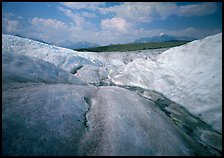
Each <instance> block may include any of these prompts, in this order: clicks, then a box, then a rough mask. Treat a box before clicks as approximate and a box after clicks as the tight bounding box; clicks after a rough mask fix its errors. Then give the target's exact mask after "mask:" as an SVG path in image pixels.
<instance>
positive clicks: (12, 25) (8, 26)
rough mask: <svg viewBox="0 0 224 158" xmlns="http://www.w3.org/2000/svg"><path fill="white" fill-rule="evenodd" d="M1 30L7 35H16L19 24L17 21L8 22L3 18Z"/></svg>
mask: <svg viewBox="0 0 224 158" xmlns="http://www.w3.org/2000/svg"><path fill="white" fill-rule="evenodd" d="M2 22H3V25H2V27H3V30H5V31H6V32H7V33H16V32H19V29H18V27H19V22H18V21H17V20H9V19H6V18H3V20H2Z"/></svg>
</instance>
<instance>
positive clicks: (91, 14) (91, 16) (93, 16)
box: [81, 12, 97, 18]
mask: <svg viewBox="0 0 224 158" xmlns="http://www.w3.org/2000/svg"><path fill="white" fill-rule="evenodd" d="M81 14H82V16H83V17H85V18H96V17H97V16H96V14H95V13H88V12H82V13H81Z"/></svg>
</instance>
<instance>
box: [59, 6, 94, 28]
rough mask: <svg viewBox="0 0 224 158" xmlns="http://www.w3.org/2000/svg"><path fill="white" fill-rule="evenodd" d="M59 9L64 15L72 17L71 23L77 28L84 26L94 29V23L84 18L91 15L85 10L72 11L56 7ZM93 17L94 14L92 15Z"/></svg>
mask: <svg viewBox="0 0 224 158" xmlns="http://www.w3.org/2000/svg"><path fill="white" fill-rule="evenodd" d="M58 9H59V10H60V11H62V12H63V13H64V15H66V16H68V17H69V18H71V19H72V21H73V23H75V25H76V27H79V28H85V29H91V30H94V29H96V27H95V25H94V24H93V23H91V22H89V21H87V20H86V19H85V17H86V16H89V17H90V16H91V15H89V13H87V12H82V13H80V14H79V13H73V12H72V10H70V9H66V8H63V7H58ZM92 17H94V14H93V15H92Z"/></svg>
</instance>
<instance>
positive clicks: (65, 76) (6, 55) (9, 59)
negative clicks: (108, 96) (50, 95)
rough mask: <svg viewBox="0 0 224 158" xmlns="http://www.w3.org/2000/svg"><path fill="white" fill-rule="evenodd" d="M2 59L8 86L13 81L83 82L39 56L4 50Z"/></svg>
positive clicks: (4, 78)
mask: <svg viewBox="0 0 224 158" xmlns="http://www.w3.org/2000/svg"><path fill="white" fill-rule="evenodd" d="M2 60H3V63H2V70H3V82H4V85H6V86H8V84H10V83H13V82H45V83H71V84H81V83H83V82H82V81H80V80H79V79H78V78H76V77H75V76H73V75H72V74H71V73H68V72H66V71H65V70H62V69H60V68H58V67H56V66H55V65H53V64H51V63H48V62H46V61H44V60H41V59H38V58H31V57H29V56H25V55H19V54H15V53H10V52H4V51H3V53H2Z"/></svg>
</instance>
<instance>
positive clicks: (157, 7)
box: [99, 2, 217, 22]
mask: <svg viewBox="0 0 224 158" xmlns="http://www.w3.org/2000/svg"><path fill="white" fill-rule="evenodd" d="M216 10H217V5H216V3H213V2H207V3H199V4H191V5H181V6H178V5H176V3H174V2H166V3H164V2H125V3H123V4H121V5H115V6H111V7H101V8H99V11H100V12H101V13H102V14H109V13H113V14H114V17H119V18H124V19H126V20H127V21H129V20H131V21H133V22H151V21H153V20H165V19H167V18H168V17H169V16H171V15H176V16H182V17H189V16H203V15H208V14H212V13H214V12H215V11H216Z"/></svg>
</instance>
